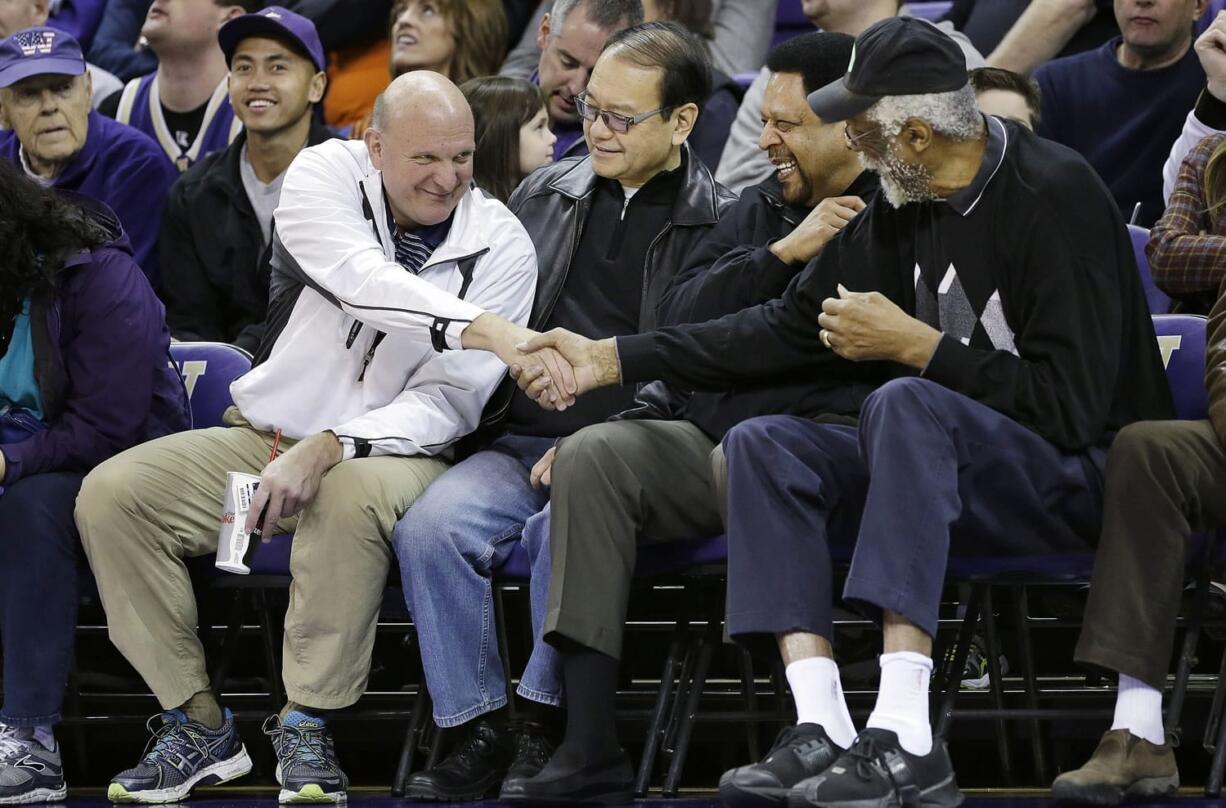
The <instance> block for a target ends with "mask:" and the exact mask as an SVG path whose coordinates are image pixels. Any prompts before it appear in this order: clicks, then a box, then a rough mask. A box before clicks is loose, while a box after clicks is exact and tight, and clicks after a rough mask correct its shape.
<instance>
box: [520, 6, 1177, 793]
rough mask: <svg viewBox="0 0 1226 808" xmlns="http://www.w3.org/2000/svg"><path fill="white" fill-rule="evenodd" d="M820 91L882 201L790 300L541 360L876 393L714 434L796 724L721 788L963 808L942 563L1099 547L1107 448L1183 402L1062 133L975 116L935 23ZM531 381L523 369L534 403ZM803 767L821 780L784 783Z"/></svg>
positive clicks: (575, 613)
mask: <svg viewBox="0 0 1226 808" xmlns="http://www.w3.org/2000/svg"><path fill="white" fill-rule="evenodd" d="M809 101H810V105H811V106H812V107H813V109H814V111H815V112H816V113H817V114H818V116H819V117H821V118H822V119H823V120H828V121H834V120H846V121H847V125H846V133H847V140H848V143H849V145H850V146H851V147H853V148H855V149H856V150H857V151H859V152H860V154H861V158H862V159H863V161H864V162H865V164H866V165H868V166H870V167H873V168H875V169H876V170H877V172H878V174H879V175H880V178H881V184H882V194H880V195H878V197H877V198H876V199H874V200H873V201H872V202H871V203H869V205H868V207H867V208H866V209H865V210H864V212H863V213H861V214H860V215H859V216H858V217H856V219H855V220H854V221H853V222H852V223H851V224H850V225H849V226H848V227H847V229H845V230H844V232H843V233H842V234H841V235H840V237H839V238H837V239H834V240H832V241H831V242H830V243H829V244H827V245H826V247H825V248H824V249H823V251H822V253H821V254H820V255H819V256H818V257H817V259H816V260H814V261H813V262H811V263H810V264H809V265H808V266H807V267H806V268H805V270H804V271H803V272H801V273H800V274H799V275H798V276H797V278H796V279H795V280H794V281H793V282H792V284H791V285H790V286H789V287H788V288H787V290H786V291H785V292H784V294H783V296H782V297H781V298H779V299H778V300H774V301H771V302H769V303H766V304H764V305H761V306H756V307H754V308H751V309H747V310H745V311H742V312H740V313H739V314H735V315H730V316H727V317H724V318H723V319H720V320H716V321H712V322H708V323H703V324H699V325H687V326H678V327H672V328H664V329H660V330H658V331H656V332H654V333H651V334H643V335H639V336H632V337H622V338H618V339H616V340H603V341H600V342H591V341H588V340H584V339H582V338H579V337H576V336H575V335H573V334H566V333H555V334H552V335H544V336H542V337H538V338H537V339H535V340H533V341H532V342H531V343H530V344H529V345H528V346H526V349H528V350H531V349H535V348H538V347H543V346H547V345H556V346H557V347H558V348H559V349H560V350H561V351H562V352H563V353H564V354H565V355H566V357H567V359H568V360H570V361H571V363H572V365H574V367H575V370H576V371H577V379H576V380H577V382H578V390H579V391H583V390H586V389H589V388H590V387H593V386H595V385H597V384H610V383H617V382H619V381H635V380H646V379H663V380H665V381H668V382H671V383H673V384H676V385H678V386H683V387H686V388H689V389H727V388H729V387H732V386H734V385H738V384H744V383H752V382H755V381H756V380H758V379H761V378H764V377H768V376H773V375H778V374H784V373H787V372H794V373H797V374H806V375H808V376H810V377H811V378H813V379H814V380H815V381H816V380H820V381H822V382H824V383H825V384H828V385H830V387H832V388H836V389H837V388H840V387H841V388H844V389H846V388H848V387H849V386H850V385H855V384H860V385H864V386H868V387H875V388H876V389H874V390H873V391H872V392H871V393H870V394H869V395H868V396H867V397H866V398H865V400H864V402H863V406H862V408H861V412H860V419H859V424H858V427H853V426H845V425H840V424H832V423H817V422H814V421H809V420H806V419H802V418H796V417H792V416H766V417H762V418H755V419H751V420H749V421H746V422H745V423H743V424H740V425H738V426H737V427H736V428H734V429H733V430H731V431H730V432H729V433H728V435H727V436H726V437H725V439H724V451H725V454H726V457H727V462H728V489H729V500H728V536H729V563H728V590H729V591H728V616H727V627H728V631H729V632H730V633H731V634H732V635H733V636H736V637H750V636H760V635H766V636H767V637H772V636H773V637H775V638H776V639H777V640H778V641H779V644H780V647H781V649H782V651H783V655H784V661H785V662H786V663H787V664H788V668H789V670H788V674H789V681H790V682H792V683H793V690H794V697H795V699H796V702H797V707H798V712H799V713H800V715H801V716H802V722H803V723H801V724H800V725H799V726H797V727H795V728H792V730H791V731H790V732H789V733H786V734H784V735H783V736H782V737H781V739H780V742H779V744H778V745H777V746H776V748H775V749H774V750H772V754H771V755H769V756H768V757H767V759H766V760H764V761H763V762H762V763H760V764H754V765H753V766H750V767H746V769H743V770H739V771H734V772H733V773H730V774H729V775H727V776H726V782H727V781H728V780H737V781H738V782H739V783H740V784H741V785H744V786H752V787H754V788H757V789H759V791H760V793H761V794H762V795H763V796H765V797H767V798H769V799H773V800H774V801H776V802H778V801H781V800H784V799H787V800H788V804H789V805H792V806H797V805H822V806H830V807H831V808H849V806H853V805H866V804H894V803H899V804H901V803H903V802H908V803H910V802H915V801H919V802H923V803H924V804H926V805H930V806H954V805H957V804H958V803H959V802H961V799H962V797H961V793H960V792H959V790H958V786H957V784H956V782H955V779H954V775H953V770H952V766H951V764H950V762H949V757H948V754H947V753H946V751H945V749H944V745H943V744H942V743H941V742H940V739H939V738H937V739H934V738H933V737H932V732H931V727H930V725H929V722H928V683H929V678H930V675H931V671H932V658H931V655H932V637H933V635H934V634H935V631H936V625H937V606H938V604H939V602H940V594H941V589H942V585H943V581H944V577H945V568H946V559H947V558H948V555H949V553H950V552H951V550H952V551H953V552H955V553H963V554H976V555H1016V554H1023V555H1027V554H1044V553H1059V552H1067V551H1083V552H1084V550H1085V549H1086V548H1087V547H1088V546H1090V545H1091V544H1092V543H1093V542H1094V541H1095V540H1096V538H1097V530H1098V523H1099V520H1100V517H1101V509H1102V503H1101V498H1102V497H1101V491H1102V472H1103V465H1104V461H1105V458H1106V449H1107V447H1108V445H1109V444H1110V442H1111V439H1112V438H1113V437H1114V435H1115V433H1116V432H1117V431H1118V430H1119V429H1121V428H1122V427H1123V426H1125V425H1126V424H1128V423H1131V422H1133V421H1136V420H1147V419H1154V418H1167V417H1170V414H1171V411H1172V405H1171V398H1170V391H1169V389H1168V388H1167V385H1166V379H1165V377H1164V374H1163V370H1162V363H1161V358H1160V357H1159V355H1158V351H1157V344H1156V340H1155V339H1154V331H1153V326H1152V323H1151V321H1150V319H1149V315H1148V311H1147V309H1146V306H1145V299H1144V296H1143V294H1142V291H1141V286H1140V280H1139V276H1138V273H1137V271H1136V266H1135V263H1134V260H1133V258H1132V255H1131V247H1130V244H1129V241H1128V237H1127V234H1126V231H1125V229H1124V225H1123V221H1122V220H1121V218H1120V215H1119V212H1118V210H1117V209H1116V206H1115V204H1114V202H1113V200H1112V199H1111V196H1110V194H1109V193H1108V192H1107V190H1106V188H1105V187H1104V186H1103V184H1102V182H1101V181H1100V180H1099V179H1098V178H1097V177H1096V176H1095V174H1094V172H1093V170H1092V169H1091V168H1090V167H1089V165H1088V164H1086V162H1085V161H1084V160H1083V159H1081V158H1080V157H1079V156H1078V155H1076V154H1075V153H1073V152H1072V151H1071V150H1069V149H1066V148H1064V147H1062V146H1059V145H1057V144H1053V143H1050V142H1048V141H1044V140H1041V139H1039V138H1037V137H1035V136H1034V135H1033V134H1031V133H1030V132H1029V131H1028V130H1026V129H1025V128H1023V127H1021V126H1019V125H1017V124H1013V123H1006V122H1002V121H1001V120H1000V119H998V118H992V117H987V118H985V117H984V116H982V115H980V114H979V112H978V110H977V107H976V102H975V96H974V92H973V90H972V89H971V88H970V87H969V85H968V84H967V75H966V66H965V61H964V59H963V56H962V54H961V52H960V51H959V49H958V48H957V46H956V45H955V44H954V43H953V42H952V40H950V39H948V38H947V37H946V36H945V35H944V34H942V33H940V32H939V31H938V30H936V29H935V28H933V27H932V26H931V25H929V24H927V23H925V22H923V21H921V20H915V19H904V18H895V19H890V20H886V21H883V22H881V23H877V24H876V25H873V26H871V27H870V28H868V29H867V30H866V31H865V32H864V33H863V34H861V35H860V37H859V38H858V39H857V40H856V48H855V52H854V55H853V58H852V61H851V64H850V66H849V69H848V73H847V75H846V76H845V77H844V78H843V79H842V80H840V81H839V82H835V83H833V84H831V85H828V86H827V87H824V88H822V89H821V90H818V91H817V92H816V93H814V94H812V95H811V96H810V98H809ZM535 374H536V371H531V372H528V373H523V374H520V379H521V384H524V385H525V386H526V387H527V388H528V391H529V394H535V393H536V390H537V387H538V384H537V382H535V381H533V380H532V378H531V377H532V376H533V375H535ZM561 403H562V404H566V402H565V401H563V402H561ZM560 473H561V469H558V470H557V471H556V473H555V476H557V475H558V474H560ZM558 484H559V483H558V481H557V480H556V479H555V481H554V485H555V488H556V487H557V485H558ZM853 543H854V546H855V552H854V555H853V557H852V562H851V570H850V573H849V575H848V579H847V584H846V587H845V589H844V592H843V596H844V598H845V599H847V600H849V601H851V602H853V603H855V604H857V605H859V606H861V607H863V608H864V609H865V610H866V611H867V612H868V613H869V614H871V615H873V616H875V617H877V618H879V619H881V621H882V622H883V623H884V627H885V652H886V653H884V654H883V655H882V657H881V668H882V671H881V688H880V691H879V694H878V699H877V705H876V708H875V709H874V710H873V713H872V715H871V716H870V717H869V720H868V724H867V727H866V728H865V729H864V731H862V732H860V733H859V734H858V735H856V734H855V730H854V728H853V727H852V725H851V721H850V718H849V717H848V716H847V711H846V706H845V705H844V703H843V698H842V690H841V686H840V684H839V681H838V669H837V667H835V665H834V662H833V650H832V648H831V645H830V637H831V633H832V632H831V629H832V626H831V615H830V612H831V600H832V597H833V594H834V593H833V591H832V588H831V577H832V576H831V559H830V556H831V547H832V546H834V547H835V548H837V549H842V550H846V549H848V548H850V547H851V546H852V545H853ZM556 551H557V548H556V547H555V565H556V564H557V559H558V556H557V553H556ZM571 563H572V564H573V563H574V562H573V561H572V562H571ZM576 566H577V565H576ZM583 593H584V582H583V581H571V582H569V585H568V587H567V589H566V590H559V589H553V588H551V591H550V593H549V611H548V615H549V616H548V618H547V620H546V623H545V626H544V632H545V638H546V639H547V640H550V641H554V642H558V643H560V644H564V645H566V644H570V643H575V642H583V639H584V637H585V636H586V635H585V634H584V633H583V629H584V624H583V621H582V619H581V618H582V616H583V615H584V614H585V604H583V603H580V602H578V601H577V600H576V597H579V598H583V597H584V594H583ZM577 618H579V619H577ZM602 650H604V649H602V648H600V647H599V646H592V647H591V648H589V650H588V653H590V654H597V653H600V652H601V651H602ZM604 653H610V652H609V651H608V650H604ZM797 683H799V685H797ZM568 698H570V699H571V700H572V701H573V700H574V694H572V693H568ZM797 761H800V763H797ZM801 767H803V768H804V770H805V771H803V772H801V773H802V774H805V775H812V776H809V777H807V778H806V779H803V780H800V782H796V783H795V785H793V786H792V787H791V788H790V789H789V788H788V787H787V781H788V780H789V779H792V778H794V777H795V775H796V773H797V772H796V770H797V769H798V768H801Z"/></svg>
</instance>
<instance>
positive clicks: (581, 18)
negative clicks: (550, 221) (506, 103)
mask: <svg viewBox="0 0 1226 808" xmlns="http://www.w3.org/2000/svg"><path fill="white" fill-rule="evenodd" d="M642 21H643V3H642V0H557V2H556V3H555V4H554V5H553V6H552V8H551V9H550V11H549V12H548V13H546V14H545V15H543V16H542V17H541V21H540V25H539V26H538V27H537V28H536V29H535V30H536V45H537V49H538V51H539V53H540V58H539V59H537V60H536V62H535V63H534V64H535V70H532V69H531V68H529V70H528V71H522V72H521V71H520V70H516V69H508V66H507V65H503V69H502V71H501V73H502V75H504V76H511V77H513V78H522V79H528V80H530V81H531V82H532V83H533V84H536V85H538V86H540V88H541V92H542V93H544V95H545V105H546V107H547V108H548V109H549V123H550V128H552V129H553V133H554V134H555V135H557V137H558V140H557V142H556V143H555V144H554V146H553V159H554V160H561V159H562V158H563V157H571V156H582V155H583V154H586V151H587V145H586V141H585V140H584V137H583V126H582V125H581V122H580V120H579V113H578V111H577V110H576V109H575V101H574V99H575V96H577V95H579V94H580V93H582V92H583V90H584V88H586V87H587V81H588V78H589V77H590V76H591V74H592V66H593V65H595V64H596V59H597V58H598V57H599V56H600V52H601V50H602V49H603V48H604V45H605V42H606V41H607V40H608V38H609V37H610V36H612V35H613V34H615V33H617V32H618V31H621V30H624V29H626V28H629V27H630V26H632V25H638V24H639V23H641V22H642ZM529 71H530V72H529Z"/></svg>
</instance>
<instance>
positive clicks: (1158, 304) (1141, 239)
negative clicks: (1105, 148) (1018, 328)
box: [1128, 0, 1226, 314]
mask: <svg viewBox="0 0 1226 808" xmlns="http://www.w3.org/2000/svg"><path fill="white" fill-rule="evenodd" d="M1223 2H1226V0H1223ZM1128 236H1129V237H1130V238H1131V239H1132V251H1133V254H1135V255H1136V257H1137V269H1139V270H1140V271H1141V286H1142V287H1144V289H1145V302H1146V303H1147V304H1148V305H1149V313H1150V314H1166V313H1167V312H1168V311H1170V310H1171V299H1170V298H1169V297H1167V294H1166V292H1164V291H1162V290H1161V289H1159V288H1158V286H1157V284H1155V283H1154V276H1153V275H1152V274H1151V273H1150V271H1149V258H1147V257H1146V255H1145V245H1146V244H1148V243H1149V230H1147V229H1145V228H1144V227H1137V226H1136V225H1135V224H1130V225H1128Z"/></svg>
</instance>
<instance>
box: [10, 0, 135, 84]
mask: <svg viewBox="0 0 1226 808" xmlns="http://www.w3.org/2000/svg"><path fill="white" fill-rule="evenodd" d="M47 2H48V0H8V2H3V3H0V39H4V38H5V37H7V36H9V35H10V34H15V33H17V32H18V31H24V30H25V29H27V28H41V27H43V26H45V25H47V9H48V5H47ZM51 27H53V28H56V29H57V30H64V29H63V28H60V27H59V26H51ZM70 33H71V32H70ZM74 38H75V37H74ZM77 41H78V42H80V40H79V39H78V40H77ZM82 50H84V49H82ZM86 68H87V69H88V70H89V78H90V81H91V82H93V93H92V94H91V103H92V104H93V106H95V107H96V106H98V104H100V103H102V99H104V98H106V97H107V96H109V95H111V93H114V92H117V91H118V90H121V89H123V83H122V82H121V81H120V80H119V79H117V78H116V77H115V76H113V75H111V74H110V73H108V72H106V71H105V70H103V69H102V68H100V67H98V66H97V65H95V64H88V63H87V64H86Z"/></svg>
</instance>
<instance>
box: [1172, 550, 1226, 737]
mask: <svg viewBox="0 0 1226 808" xmlns="http://www.w3.org/2000/svg"><path fill="white" fill-rule="evenodd" d="M1216 545H1217V534H1216V533H1214V534H1211V535H1210V536H1209V537H1207V538H1206V539H1205V546H1204V548H1203V549H1202V551H1201V558H1200V566H1199V568H1198V569H1197V570H1196V590H1195V592H1194V593H1193V595H1192V613H1191V614H1190V615H1188V625H1187V628H1185V629H1184V632H1183V645H1182V647H1181V650H1180V652H1179V663H1178V664H1177V665H1176V667H1175V684H1174V687H1172V688H1171V698H1170V701H1169V702H1168V703H1167V708H1166V727H1165V729H1166V738H1167V742H1168V743H1170V744H1172V745H1174V746H1179V743H1180V741H1181V740H1182V737H1181V736H1182V734H1183V732H1182V728H1181V726H1180V724H1181V722H1182V719H1183V702H1184V696H1185V694H1186V693H1187V690H1188V677H1189V676H1191V675H1192V668H1194V667H1196V663H1197V661H1198V660H1197V658H1196V648H1197V643H1198V642H1199V641H1200V628H1201V624H1202V623H1203V622H1204V616H1205V605H1206V604H1207V603H1208V601H1209V576H1210V575H1211V574H1212V571H1213V569H1212V568H1213V551H1214V548H1215V546H1216Z"/></svg>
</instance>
